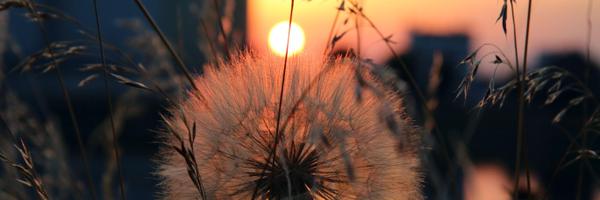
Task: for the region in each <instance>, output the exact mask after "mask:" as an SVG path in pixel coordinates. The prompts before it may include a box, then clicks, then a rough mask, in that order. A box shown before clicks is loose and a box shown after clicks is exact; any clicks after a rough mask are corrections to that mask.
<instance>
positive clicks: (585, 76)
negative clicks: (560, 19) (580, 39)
mask: <svg viewBox="0 0 600 200" xmlns="http://www.w3.org/2000/svg"><path fill="white" fill-rule="evenodd" d="M593 7H594V1H593V0H588V5H587V20H586V21H587V35H586V50H585V69H584V73H583V84H585V85H586V86H587V85H588V84H589V79H590V74H591V72H592V63H591V57H590V56H591V55H590V54H591V44H592V10H593V9H592V8H593ZM588 106H589V105H588V103H587V102H583V115H582V116H584V117H583V119H582V121H583V126H582V129H584V128H585V124H586V119H585V118H586V116H587V114H588ZM581 134H582V136H581V137H582V139H581V149H586V148H587V130H582V131H581ZM584 159H585V158H584ZM583 176H584V173H583V160H582V161H579V175H578V177H577V197H576V199H577V200H580V199H581V195H582V190H581V189H582V187H583Z"/></svg>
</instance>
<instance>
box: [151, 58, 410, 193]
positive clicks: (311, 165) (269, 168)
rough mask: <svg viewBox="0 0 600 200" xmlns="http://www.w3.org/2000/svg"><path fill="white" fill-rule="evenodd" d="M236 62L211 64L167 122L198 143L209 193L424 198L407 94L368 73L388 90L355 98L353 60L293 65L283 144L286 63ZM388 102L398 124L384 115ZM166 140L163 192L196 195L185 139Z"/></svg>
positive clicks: (367, 76)
mask: <svg viewBox="0 0 600 200" xmlns="http://www.w3.org/2000/svg"><path fill="white" fill-rule="evenodd" d="M231 58H232V59H231V60H230V61H228V62H227V63H220V64H219V68H216V67H213V66H207V67H205V72H204V74H203V75H202V76H200V77H198V78H196V79H195V81H196V84H197V85H198V88H200V89H199V90H198V91H191V92H190V94H189V95H188V96H189V97H188V98H187V99H186V100H183V101H182V102H180V103H179V105H177V106H176V107H174V108H172V109H171V113H170V117H168V118H167V119H166V124H171V125H172V128H173V129H174V130H173V132H175V133H177V134H179V136H180V137H181V138H183V141H193V142H192V143H193V144H194V148H193V153H194V159H195V160H197V163H198V169H199V170H198V174H199V177H200V178H201V180H202V183H203V187H204V190H205V192H206V198H207V199H251V198H252V197H255V198H258V199H421V195H420V182H421V177H420V173H419V169H418V167H419V160H418V156H417V149H418V146H419V142H418V141H419V140H418V134H417V129H416V128H415V127H414V126H413V125H412V124H411V121H410V119H409V118H408V117H407V116H406V114H405V113H404V111H403V106H402V104H401V101H400V97H399V96H397V95H396V94H395V93H394V92H392V91H388V89H386V88H385V87H384V86H382V85H381V84H379V83H378V81H377V80H376V79H375V78H374V77H373V76H371V75H370V74H369V73H367V72H364V73H362V72H361V74H360V75H362V76H363V77H362V78H363V79H364V81H366V82H367V84H370V85H371V86H372V88H374V89H377V90H380V91H384V92H383V93H381V92H370V91H369V90H364V91H362V94H361V99H360V101H358V100H357V98H356V97H355V92H354V91H355V85H356V83H355V80H356V77H355V76H357V73H356V71H355V70H354V69H355V67H356V63H355V62H354V61H353V60H351V59H343V58H339V59H333V60H327V61H321V60H319V59H313V58H307V57H302V56H301V55H299V56H296V57H293V58H292V59H291V60H289V61H288V62H289V64H288V69H287V70H288V71H287V75H286V76H287V77H286V81H285V84H284V94H283V102H281V103H282V105H281V106H282V107H281V121H280V125H281V128H280V130H281V131H280V134H281V137H280V140H279V142H278V143H277V144H278V145H277V146H275V145H274V144H275V143H276V142H275V135H276V131H275V127H276V125H277V111H278V106H279V103H280V102H279V94H280V87H281V82H282V77H281V76H282V70H283V67H282V63H283V59H281V58H279V57H276V56H257V55H255V54H251V53H238V55H234V56H232V57H231ZM323 70H325V72H323V73H321V72H322V71H323ZM362 71H365V70H362ZM196 92H197V93H198V94H201V95H202V97H203V98H198V95H195V94H193V93H196ZM379 94H384V95H379ZM390 105H394V106H390ZM382 108H388V111H389V113H391V114H387V115H388V116H386V117H385V118H386V120H388V121H389V120H394V121H396V122H395V126H394V127H395V129H396V130H393V131H391V130H389V129H388V125H387V123H389V122H387V121H383V120H381V119H382V117H381V113H380V112H381V109H382ZM389 109H392V110H389ZM186 124H187V125H186ZM189 124H194V126H195V128H194V129H195V134H193V135H195V137H194V136H193V135H192V134H187V133H188V132H189V130H190V128H189ZM398 134H401V135H402V137H398ZM189 137H194V138H193V140H189V139H190V138H189ZM162 139H164V141H163V142H164V143H165V144H167V145H166V146H167V147H164V148H163V150H162V152H161V154H160V158H159V160H160V168H159V170H158V175H159V176H160V177H161V178H162V184H161V186H162V187H163V193H164V194H163V196H164V197H165V198H167V199H198V198H199V197H200V193H199V192H198V190H197V189H196V188H195V187H194V184H193V182H192V181H191V179H190V177H189V176H188V175H189V173H188V168H187V167H186V161H185V159H184V158H183V157H182V156H181V155H179V154H177V152H176V151H175V150H173V148H170V147H168V146H169V145H177V142H178V140H176V139H175V136H173V135H172V134H166V133H165V134H163V138H162ZM399 140H402V141H401V142H400V141H399ZM399 144H402V145H399ZM399 146H402V147H401V148H399ZM272 152H274V153H273V154H271V153H272Z"/></svg>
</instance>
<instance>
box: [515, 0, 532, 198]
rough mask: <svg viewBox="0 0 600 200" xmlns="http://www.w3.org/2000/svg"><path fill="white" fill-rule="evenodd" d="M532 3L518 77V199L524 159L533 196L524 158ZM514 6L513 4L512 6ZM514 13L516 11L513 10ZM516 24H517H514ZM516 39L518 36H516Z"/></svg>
mask: <svg viewBox="0 0 600 200" xmlns="http://www.w3.org/2000/svg"><path fill="white" fill-rule="evenodd" d="M511 4H512V0H511ZM532 4H533V0H529V3H528V6H527V24H526V28H525V29H526V30H525V46H524V50H523V51H524V52H523V67H522V69H521V74H520V75H521V76H520V78H518V79H517V80H518V81H519V84H518V87H519V88H518V98H519V101H518V104H519V105H518V107H519V108H518V109H519V110H518V116H517V117H518V118H517V152H516V162H515V176H514V178H515V182H514V191H513V198H514V199H517V197H518V194H519V190H518V188H519V179H520V178H519V176H520V175H521V160H523V164H524V165H525V176H526V181H527V195H528V199H529V198H531V183H530V174H529V166H528V165H529V164H528V161H527V158H523V157H526V151H527V150H526V149H527V142H526V133H525V129H524V123H525V117H524V114H525V111H524V109H525V97H524V95H523V93H524V87H525V81H526V80H525V79H526V77H527V64H528V62H527V57H528V56H527V55H528V50H529V38H530V30H531V8H532ZM511 7H512V6H511ZM513 14H514V12H513ZM514 25H516V24H514ZM515 40H516V38H515ZM518 71H519V69H518V68H517V72H518Z"/></svg>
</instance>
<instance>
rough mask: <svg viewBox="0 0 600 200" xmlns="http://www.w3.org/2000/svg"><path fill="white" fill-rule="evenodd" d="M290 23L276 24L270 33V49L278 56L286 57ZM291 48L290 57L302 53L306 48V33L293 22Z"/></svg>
mask: <svg viewBox="0 0 600 200" xmlns="http://www.w3.org/2000/svg"><path fill="white" fill-rule="evenodd" d="M288 27H289V22H287V21H284V22H280V23H277V24H275V26H273V28H271V31H270V32H269V47H270V48H271V51H273V53H275V54H277V55H278V56H285V49H286V45H287V35H288ZM290 38H291V39H290V47H289V52H288V55H294V54H297V53H299V52H300V51H302V49H303V48H304V42H305V40H304V31H302V28H301V27H300V26H299V25H298V24H296V23H293V22H292V28H291V32H290Z"/></svg>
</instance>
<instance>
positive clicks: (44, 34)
mask: <svg viewBox="0 0 600 200" xmlns="http://www.w3.org/2000/svg"><path fill="white" fill-rule="evenodd" d="M26 2H27V3H28V6H27V9H28V10H29V12H30V13H31V14H32V15H33V16H35V15H37V11H36V9H35V2H34V1H33V0H27V1H26ZM36 24H37V25H38V28H39V29H40V32H42V39H43V41H44V43H45V44H46V47H47V48H48V54H49V56H50V62H51V63H52V66H54V68H55V71H56V76H57V78H58V82H59V84H60V88H61V90H62V93H63V98H64V100H65V104H66V105H67V110H68V112H69V117H70V118H71V122H72V125H73V129H74V131H75V137H76V138H77V144H78V146H79V154H80V156H81V160H82V162H83V165H84V171H85V174H86V178H87V183H88V189H89V192H90V195H91V198H92V199H94V200H95V199H96V192H95V191H96V190H95V188H96V187H95V186H94V182H93V179H92V174H91V171H90V165H89V162H88V158H87V155H86V152H85V147H84V146H83V139H82V137H81V131H80V129H79V123H78V122H77V117H76V116H75V109H74V107H73V103H72V102H71V96H70V95H69V91H68V89H67V86H66V84H65V80H64V77H63V74H62V70H61V67H60V66H59V65H58V62H57V61H56V58H55V57H54V51H53V50H52V45H51V43H50V39H49V38H48V36H47V31H46V26H45V25H44V22H43V20H39V21H38V23H36Z"/></svg>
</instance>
